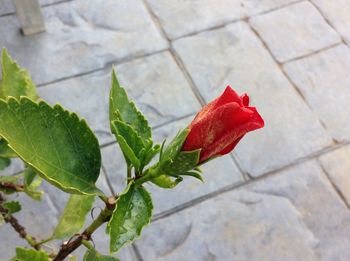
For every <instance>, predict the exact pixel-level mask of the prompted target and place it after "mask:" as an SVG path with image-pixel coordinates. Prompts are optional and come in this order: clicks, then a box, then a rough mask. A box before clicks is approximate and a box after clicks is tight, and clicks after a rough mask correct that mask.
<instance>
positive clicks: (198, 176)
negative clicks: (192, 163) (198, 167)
mask: <svg viewBox="0 0 350 261" xmlns="http://www.w3.org/2000/svg"><path fill="white" fill-rule="evenodd" d="M179 176H191V177H194V178H196V179H199V180H200V181H202V182H204V180H203V177H202V175H201V174H200V173H198V172H196V171H187V172H184V173H181V174H179ZM175 177H178V176H177V175H176V176H175Z"/></svg>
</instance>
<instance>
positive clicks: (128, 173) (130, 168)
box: [127, 165, 132, 181]
mask: <svg viewBox="0 0 350 261" xmlns="http://www.w3.org/2000/svg"><path fill="white" fill-rule="evenodd" d="M131 170H132V166H131V165H128V168H127V177H128V181H129V180H130V179H131V178H132V176H131Z"/></svg>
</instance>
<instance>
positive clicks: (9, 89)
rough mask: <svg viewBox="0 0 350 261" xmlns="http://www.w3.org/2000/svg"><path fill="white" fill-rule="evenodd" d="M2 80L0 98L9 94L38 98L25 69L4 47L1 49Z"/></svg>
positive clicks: (18, 96)
mask: <svg viewBox="0 0 350 261" xmlns="http://www.w3.org/2000/svg"><path fill="white" fill-rule="evenodd" d="M1 63H2V81H1V85H0V98H2V99H6V98H7V97H9V96H12V97H15V98H20V97H21V96H27V97H28V98H30V99H33V100H36V99H38V95H37V94H36V88H35V85H34V83H33V81H32V79H31V78H30V75H29V73H28V72H27V71H26V70H23V69H21V68H20V67H19V66H18V64H17V63H16V62H15V61H14V60H12V58H11V57H10V55H9V54H8V52H7V51H6V49H5V48H4V49H3V50H2V61H1Z"/></svg>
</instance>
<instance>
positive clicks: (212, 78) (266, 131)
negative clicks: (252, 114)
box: [174, 22, 331, 177]
mask: <svg viewBox="0 0 350 261" xmlns="http://www.w3.org/2000/svg"><path fill="white" fill-rule="evenodd" d="M174 48H175V50H176V52H177V53H178V54H179V55H180V57H181V59H182V60H183V61H184V64H185V66H186V68H187V69H188V71H189V73H190V74H191V76H192V78H193V80H194V82H195V84H196V86H197V88H198V89H199V91H200V93H201V94H202V95H203V97H204V98H205V100H206V101H207V102H208V101H210V100H212V99H213V98H214V97H216V96H218V95H219V94H220V93H221V92H222V91H223V90H224V88H225V86H226V85H228V84H231V85H232V87H233V88H234V89H236V90H237V92H238V93H243V92H247V93H248V94H249V95H250V97H251V104H252V105H253V106H256V107H257V109H258V111H259V112H260V113H261V115H262V117H263V118H264V119H265V124H266V126H265V127H264V128H263V129H261V130H259V131H255V132H253V133H250V134H248V135H247V136H246V137H245V138H244V139H243V140H242V141H241V142H240V143H239V144H238V146H237V147H236V149H235V155H236V156H237V158H238V160H239V163H240V164H241V166H242V167H243V169H245V170H246V171H248V172H249V173H250V174H251V175H253V176H255V177H256V176H259V175H261V174H263V173H265V172H267V171H270V170H273V169H276V168H278V167H281V166H284V165H287V164H289V163H291V162H292V161H294V160H296V159H298V158H301V157H305V156H307V155H309V154H311V153H313V152H315V151H318V150H320V149H322V148H324V147H326V146H329V145H331V138H330V136H329V134H327V133H326V131H325V130H324V129H323V127H322V126H321V124H320V123H319V122H318V119H317V118H316V117H315V115H314V114H313V113H312V112H311V111H310V109H309V108H308V107H307V106H306V105H305V103H304V101H303V100H302V99H301V98H300V96H299V95H298V94H297V92H296V91H295V90H294V89H293V87H292V85H291V84H290V82H289V81H288V80H287V79H286V77H285V76H284V75H283V73H282V72H281V71H280V69H279V67H278V66H277V65H276V64H275V62H274V61H273V59H272V58H271V56H270V55H269V53H268V52H267V51H266V50H265V49H264V47H263V45H262V43H261V42H260V41H259V39H258V38H257V37H256V36H255V35H254V33H253V32H252V31H251V30H250V28H249V27H248V25H247V24H246V23H242V22H239V23H235V24H232V25H229V26H226V27H224V28H222V29H219V30H215V31H208V32H204V33H201V34H198V35H195V36H192V37H186V38H183V39H180V40H178V41H175V42H174ZM203 53H205V54H206V55H202V54H203Z"/></svg>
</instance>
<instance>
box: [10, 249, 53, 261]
mask: <svg viewBox="0 0 350 261" xmlns="http://www.w3.org/2000/svg"><path fill="white" fill-rule="evenodd" d="M14 260H18V261H50V260H51V258H49V256H48V254H47V253H46V252H44V251H42V250H34V249H26V248H22V247H17V248H16V257H15V258H14Z"/></svg>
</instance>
